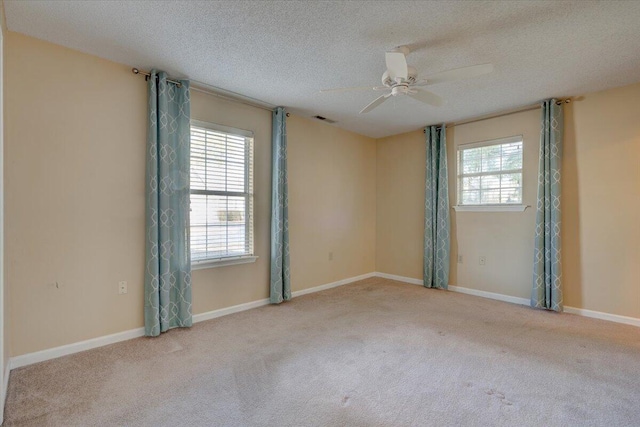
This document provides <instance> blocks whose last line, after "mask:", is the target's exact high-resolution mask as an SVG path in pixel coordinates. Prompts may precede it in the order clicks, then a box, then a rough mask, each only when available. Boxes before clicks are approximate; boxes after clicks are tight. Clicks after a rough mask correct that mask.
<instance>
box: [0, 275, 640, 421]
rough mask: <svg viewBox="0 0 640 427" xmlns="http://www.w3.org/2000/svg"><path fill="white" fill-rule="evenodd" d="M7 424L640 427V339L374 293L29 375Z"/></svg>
mask: <svg viewBox="0 0 640 427" xmlns="http://www.w3.org/2000/svg"><path fill="white" fill-rule="evenodd" d="M5 422H6V425H37V426H46V425H55V426H80V425H81V426H111V425H127V426H476V425H477V426H526V425H530V426H638V425H640V328H635V327H632V326H625V325H619V324H615V323H610V322H604V321H599V320H594V319H588V318H583V317H578V316H572V315H558V314H555V313H549V312H542V311H536V310H532V309H529V308H527V307H521V306H517V305H512V304H508V303H502V302H497V301H491V300H487V299H483V298H478V297H472V296H467V295H462V294H457V293H451V292H444V291H437V290H429V289H424V288H422V287H420V286H414V285H407V284H401V283H397V282H393V281H390V280H385V279H377V278H374V279H368V280H364V281H362V282H358V283H355V284H351V285H347V286H343V287H340V288H335V289H331V290H328V291H324V292H321V293H317V294H312V295H307V296H304V297H300V298H296V299H295V300H293V301H291V302H289V303H286V304H283V305H281V306H277V307H276V306H267V307H262V308H258V309H255V310H250V311H246V312H242V313H238V314H234V315H230V316H226V317H223V318H219V319H216V320H212V321H208V322H203V323H199V324H197V325H195V326H194V327H193V328H192V329H190V330H173V331H171V332H169V333H167V334H165V335H163V336H162V337H161V338H156V339H149V338H139V339H135V340H131V341H127V342H123V343H119V344H114V345H111V346H108V347H103V348H100V349H96V350H91V351H87V352H84V353H79V354H76V355H72V356H67V357H63V358H60V359H56V360H51V361H48V362H43V363H40V364H37V365H32V366H28V367H25V368H21V369H16V370H15V371H13V372H12V373H11V379H10V383H9V395H8V401H7V407H6V413H5Z"/></svg>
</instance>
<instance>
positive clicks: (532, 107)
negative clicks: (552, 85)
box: [422, 98, 571, 133]
mask: <svg viewBox="0 0 640 427" xmlns="http://www.w3.org/2000/svg"><path fill="white" fill-rule="evenodd" d="M569 103H571V98H567V99H561V100H559V101H558V102H556V105H562V104H569ZM540 107H542V103H540V102H539V103H537V104H534V105H527V106H526V107H520V108H515V109H513V110H507V111H502V112H499V113H493V114H488V115H486V116H480V117H476V118H474V119H469V120H463V121H461V122H454V123H450V124H448V125H446V126H445V129H449V128H452V127H455V126H461V125H468V124H469V123H475V122H481V121H483V120H489V119H496V118H498V117H504V116H509V115H511V114H516V113H524V112H525V111H531V110H535V109H538V108H540ZM422 132H423V133H426V130H423V131H422Z"/></svg>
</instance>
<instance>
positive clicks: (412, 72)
mask: <svg viewBox="0 0 640 427" xmlns="http://www.w3.org/2000/svg"><path fill="white" fill-rule="evenodd" d="M407 70H408V76H407V79H406V80H404V82H405V83H409V84H414V83H415V82H416V80H417V78H418V70H416V69H415V68H414V67H412V66H411V65H409V66H408V67H407ZM382 84H383V85H384V86H386V87H393V86H395V85H396V84H398V82H396V81H395V80H393V79H392V78H391V77H389V71H385V72H384V74H382Z"/></svg>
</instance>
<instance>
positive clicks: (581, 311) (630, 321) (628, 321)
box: [375, 273, 640, 327]
mask: <svg viewBox="0 0 640 427" xmlns="http://www.w3.org/2000/svg"><path fill="white" fill-rule="evenodd" d="M375 276H376V277H382V278H385V279H391V280H396V281H398V282H405V283H410V284H412V285H422V280H420V279H414V278H412V277H405V276H397V275H395V274H387V273H375ZM449 290H450V291H453V292H459V293H461V294H468V295H474V296H478V297H482V298H489V299H494V300H498V301H505V302H510V303H513V304H520V305H526V306H530V300H529V299H528V298H520V297H514V296H511V295H504V294H498V293H495V292H487V291H479V290H477V289H471V288H464V287H462V286H451V285H449ZM564 312H565V313H568V314H576V315H578V316H584V317H592V318H594V319H600V320H608V321H610V322H616V323H624V324H625V325H633V326H638V327H640V319H638V318H635V317H628V316H621V315H619V314H611V313H603V312H601V311H593V310H587V309H585V308H575V307H567V306H565V307H564Z"/></svg>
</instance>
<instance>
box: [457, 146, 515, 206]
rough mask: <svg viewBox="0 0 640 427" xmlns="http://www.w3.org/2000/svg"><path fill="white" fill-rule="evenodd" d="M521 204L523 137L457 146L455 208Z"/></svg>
mask: <svg viewBox="0 0 640 427" xmlns="http://www.w3.org/2000/svg"><path fill="white" fill-rule="evenodd" d="M519 204H522V136H515V137H510V138H503V139H495V140H492V141H485V142H477V143H472V144H465V145H460V146H459V147H458V206H459V207H463V206H491V205H494V206H495V205H519Z"/></svg>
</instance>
